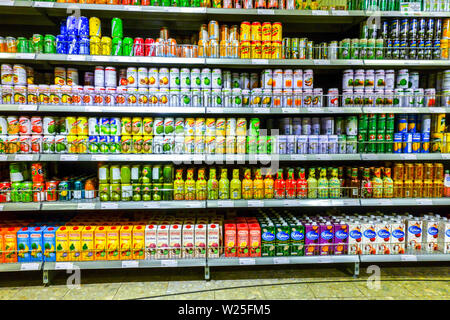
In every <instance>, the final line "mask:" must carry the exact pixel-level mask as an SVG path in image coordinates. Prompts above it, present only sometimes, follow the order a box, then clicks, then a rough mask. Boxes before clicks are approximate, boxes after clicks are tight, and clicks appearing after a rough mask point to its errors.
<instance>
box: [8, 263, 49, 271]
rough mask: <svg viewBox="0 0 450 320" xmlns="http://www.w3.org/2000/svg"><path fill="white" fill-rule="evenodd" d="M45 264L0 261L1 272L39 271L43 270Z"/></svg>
mask: <svg viewBox="0 0 450 320" xmlns="http://www.w3.org/2000/svg"><path fill="white" fill-rule="evenodd" d="M43 264H44V263H43V262H27V263H0V272H15V271H39V270H42V266H43Z"/></svg>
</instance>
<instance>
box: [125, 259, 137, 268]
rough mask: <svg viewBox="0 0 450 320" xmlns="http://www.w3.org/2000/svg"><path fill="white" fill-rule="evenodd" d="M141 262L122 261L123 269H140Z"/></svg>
mask: <svg viewBox="0 0 450 320" xmlns="http://www.w3.org/2000/svg"><path fill="white" fill-rule="evenodd" d="M138 267H139V261H137V260H130V261H122V268H138Z"/></svg>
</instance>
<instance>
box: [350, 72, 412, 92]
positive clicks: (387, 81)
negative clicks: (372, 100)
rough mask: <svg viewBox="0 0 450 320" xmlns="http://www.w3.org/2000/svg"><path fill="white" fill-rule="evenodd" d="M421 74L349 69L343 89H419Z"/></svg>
mask: <svg viewBox="0 0 450 320" xmlns="http://www.w3.org/2000/svg"><path fill="white" fill-rule="evenodd" d="M419 81H420V78H419V73H418V72H415V71H411V72H410V71H409V70H408V69H401V70H398V71H397V73H396V72H395V71H394V70H384V69H378V70H373V69H367V70H364V69H357V70H353V69H347V70H344V71H343V74H342V89H391V90H394V89H396V88H398V89H408V88H410V89H411V88H412V89H417V88H419Z"/></svg>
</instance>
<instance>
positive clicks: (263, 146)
mask: <svg viewBox="0 0 450 320" xmlns="http://www.w3.org/2000/svg"><path fill="white" fill-rule="evenodd" d="M256 143H257V147H256V148H257V152H258V154H266V153H267V137H265V136H259V137H258V138H257V140H256Z"/></svg>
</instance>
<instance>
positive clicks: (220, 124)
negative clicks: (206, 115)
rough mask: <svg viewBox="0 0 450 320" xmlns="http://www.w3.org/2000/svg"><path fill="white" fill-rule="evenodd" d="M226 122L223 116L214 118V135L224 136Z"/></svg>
mask: <svg viewBox="0 0 450 320" xmlns="http://www.w3.org/2000/svg"><path fill="white" fill-rule="evenodd" d="M226 127H227V122H226V120H225V118H217V120H216V136H225V131H226Z"/></svg>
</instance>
